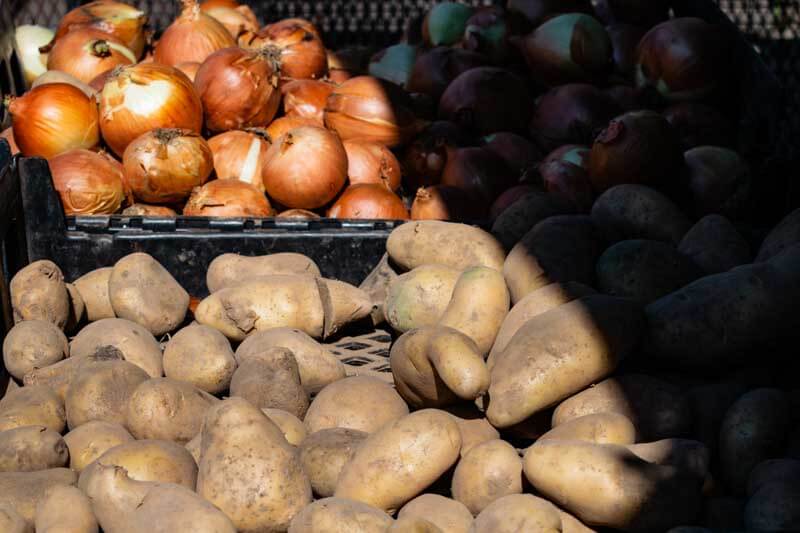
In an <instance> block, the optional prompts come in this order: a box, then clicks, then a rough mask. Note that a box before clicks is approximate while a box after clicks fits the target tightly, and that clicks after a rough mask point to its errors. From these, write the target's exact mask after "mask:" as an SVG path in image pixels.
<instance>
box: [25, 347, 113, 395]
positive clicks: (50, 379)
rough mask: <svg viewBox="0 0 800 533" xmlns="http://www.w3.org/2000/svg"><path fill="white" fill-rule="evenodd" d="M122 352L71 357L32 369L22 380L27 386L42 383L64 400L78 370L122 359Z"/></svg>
mask: <svg viewBox="0 0 800 533" xmlns="http://www.w3.org/2000/svg"><path fill="white" fill-rule="evenodd" d="M122 360H123V359H122V354H121V353H120V352H117V351H113V350H105V351H100V352H98V353H97V354H94V355H87V356H84V357H69V358H67V359H63V360H61V361H59V362H58V363H55V364H53V365H50V366H46V367H44V368H38V369H36V370H31V371H30V372H28V373H27V374H25V377H24V378H22V382H23V383H24V384H25V386H26V387H31V386H35V385H40V386H44V387H48V388H50V389H52V390H53V391H55V393H56V394H58V396H59V398H61V401H62V402H63V401H64V399H65V398H66V397H67V390H68V389H69V386H70V385H71V384H72V380H74V379H75V376H77V375H78V371H79V370H81V369H83V368H85V367H89V366H92V365H94V364H95V363H99V362H103V361H122Z"/></svg>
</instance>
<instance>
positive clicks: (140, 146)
mask: <svg viewBox="0 0 800 533" xmlns="http://www.w3.org/2000/svg"><path fill="white" fill-rule="evenodd" d="M122 163H123V165H124V166H125V178H126V180H127V181H128V185H129V186H130V188H131V190H132V191H133V195H134V196H135V197H136V199H138V200H142V201H144V202H151V203H156V204H166V203H170V202H177V201H179V200H183V199H184V198H186V197H187V196H189V194H190V193H191V192H192V189H194V188H195V187H198V186H200V185H202V184H203V183H205V182H206V180H207V179H208V176H209V175H210V174H211V171H212V170H213V169H214V161H213V158H212V155H211V148H209V147H208V143H206V141H204V140H203V138H202V137H200V135H198V134H196V133H194V132H192V131H190V130H179V129H161V128H159V129H155V130H153V131H149V132H147V133H145V134H143V135H141V136H140V137H138V138H137V139H136V140H134V141H133V142H132V143H130V144H129V145H128V147H127V148H126V149H125V154H124V155H123V156H122Z"/></svg>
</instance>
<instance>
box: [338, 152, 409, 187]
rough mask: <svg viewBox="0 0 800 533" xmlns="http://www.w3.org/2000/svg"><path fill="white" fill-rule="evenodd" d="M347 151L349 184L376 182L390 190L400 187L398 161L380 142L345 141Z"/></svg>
mask: <svg viewBox="0 0 800 533" xmlns="http://www.w3.org/2000/svg"><path fill="white" fill-rule="evenodd" d="M343 144H344V149H345V151H346V152H347V177H348V178H349V180H350V184H351V185H355V184H357V183H377V184H379V185H384V186H385V187H387V188H388V189H390V190H392V191H396V190H397V189H398V188H399V187H400V177H401V172H400V163H399V162H398V161H397V158H396V157H395V156H394V154H393V153H392V152H391V150H389V149H388V148H386V147H385V146H384V145H382V144H377V143H370V142H361V141H345V142H344V143H343Z"/></svg>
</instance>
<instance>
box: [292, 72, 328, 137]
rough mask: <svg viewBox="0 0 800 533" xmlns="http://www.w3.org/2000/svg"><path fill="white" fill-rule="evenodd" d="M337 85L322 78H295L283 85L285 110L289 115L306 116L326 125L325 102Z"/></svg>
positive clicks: (319, 124)
mask: <svg viewBox="0 0 800 533" xmlns="http://www.w3.org/2000/svg"><path fill="white" fill-rule="evenodd" d="M334 89H335V86H334V85H333V84H332V83H328V82H326V81H321V80H293V81H290V82H288V83H284V84H282V85H281V93H282V94H283V110H284V112H285V113H286V116H288V117H305V118H309V119H312V120H314V122H315V123H316V125H317V126H320V127H322V126H324V125H325V118H324V117H325V104H326V103H327V102H328V96H329V95H330V94H331V93H332V92H333V90H334Z"/></svg>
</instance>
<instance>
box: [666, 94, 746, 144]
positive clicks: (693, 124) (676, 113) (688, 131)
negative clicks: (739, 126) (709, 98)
mask: <svg viewBox="0 0 800 533" xmlns="http://www.w3.org/2000/svg"><path fill="white" fill-rule="evenodd" d="M664 118H666V119H667V121H668V122H669V123H670V124H672V127H673V128H675V131H676V132H677V133H678V137H679V138H680V140H681V146H682V147H683V149H684V150H688V149H690V148H694V147H696V146H727V147H731V146H733V144H734V134H735V132H736V128H735V127H734V125H733V123H732V122H731V120H730V119H728V118H727V117H726V116H725V115H723V114H722V113H720V112H719V111H717V110H716V109H714V108H713V107H710V106H707V105H705V104H701V103H699V102H681V103H679V104H675V105H672V106H670V107H668V108H667V109H665V110H664Z"/></svg>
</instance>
